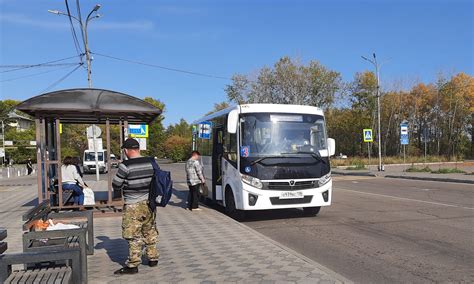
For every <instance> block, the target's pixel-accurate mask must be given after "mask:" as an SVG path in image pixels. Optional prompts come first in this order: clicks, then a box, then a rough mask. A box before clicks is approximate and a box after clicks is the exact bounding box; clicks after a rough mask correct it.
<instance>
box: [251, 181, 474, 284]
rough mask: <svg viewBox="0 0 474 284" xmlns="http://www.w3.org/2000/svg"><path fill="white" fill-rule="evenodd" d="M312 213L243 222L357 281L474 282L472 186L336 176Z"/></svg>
mask: <svg viewBox="0 0 474 284" xmlns="http://www.w3.org/2000/svg"><path fill="white" fill-rule="evenodd" d="M334 186H335V188H334V192H333V193H334V195H333V204H332V206H330V207H324V208H322V209H321V212H320V213H319V215H318V216H317V217H308V218H305V217H302V216H301V215H302V214H301V211H300V210H296V209H293V210H278V211H259V212H252V213H250V214H248V219H247V220H246V221H245V224H246V225H248V226H250V227H251V228H253V229H255V230H257V231H258V232H260V233H262V234H264V235H266V236H268V237H270V238H272V239H274V240H276V241H278V242H280V243H282V244H284V245H286V246H288V247H290V248H292V249H294V250H296V251H298V252H300V253H302V254H303V255H305V256H307V257H309V258H311V259H313V260H315V261H317V262H319V263H321V264H322V265H324V266H326V267H328V268H330V269H332V270H334V271H336V272H337V273H340V274H342V275H343V276H345V277H347V278H349V279H351V280H353V281H355V282H357V283H422V282H470V283H472V282H474V186H473V185H464V184H454V183H437V182H425V181H423V182H422V181H410V180H401V179H387V178H365V177H364V178H362V177H336V178H335V181H334Z"/></svg>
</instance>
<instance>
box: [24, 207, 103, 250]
mask: <svg viewBox="0 0 474 284" xmlns="http://www.w3.org/2000/svg"><path fill="white" fill-rule="evenodd" d="M48 219H52V220H56V221H61V220H64V222H66V223H69V224H75V225H78V226H79V227H80V228H84V229H86V230H87V238H86V248H87V254H88V255H93V254H94V218H93V214H92V211H71V212H53V211H51V206H50V204H49V202H48V201H47V200H45V201H43V202H42V203H40V204H39V205H37V206H36V207H34V208H32V209H30V210H29V211H28V212H26V213H25V214H23V221H24V222H25V223H24V225H23V230H24V231H31V229H32V226H33V224H34V222H35V221H38V220H43V221H45V220H48Z"/></svg>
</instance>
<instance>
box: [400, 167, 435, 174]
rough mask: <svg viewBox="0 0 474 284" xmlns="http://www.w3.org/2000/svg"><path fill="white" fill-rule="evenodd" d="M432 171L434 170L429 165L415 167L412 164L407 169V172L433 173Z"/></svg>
mask: <svg viewBox="0 0 474 284" xmlns="http://www.w3.org/2000/svg"><path fill="white" fill-rule="evenodd" d="M431 171H432V170H431V169H430V168H429V167H424V168H415V167H414V166H411V167H409V168H408V169H406V170H405V172H409V173H431Z"/></svg>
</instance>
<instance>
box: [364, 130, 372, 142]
mask: <svg viewBox="0 0 474 284" xmlns="http://www.w3.org/2000/svg"><path fill="white" fill-rule="evenodd" d="M364 142H374V136H373V135H372V129H364Z"/></svg>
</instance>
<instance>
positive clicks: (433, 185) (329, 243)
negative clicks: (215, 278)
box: [0, 164, 474, 283]
mask: <svg viewBox="0 0 474 284" xmlns="http://www.w3.org/2000/svg"><path fill="white" fill-rule="evenodd" d="M162 167H163V168H164V169H167V170H171V171H172V175H173V180H174V181H175V183H176V184H179V186H180V187H183V186H182V183H184V182H185V180H184V165H182V164H173V165H162ZM94 178H95V176H94V175H87V176H86V177H85V180H93V179H94ZM101 178H103V179H105V176H101ZM27 183H31V184H33V183H36V179H35V178H34V177H24V178H18V179H8V180H5V179H3V180H1V181H0V189H1V186H2V185H3V186H7V187H8V186H13V185H23V184H27ZM334 186H335V188H334V192H333V204H332V206H330V207H324V208H322V209H321V212H320V213H319V215H318V216H317V217H303V215H302V211H301V210H299V209H289V210H273V211H257V212H249V213H248V214H247V215H248V216H247V219H246V220H245V221H244V222H243V223H245V224H246V225H248V226H250V227H251V228H253V229H255V230H256V231H258V232H260V233H262V234H264V235H266V236H268V237H270V238H272V239H273V240H275V241H277V242H280V243H282V244H284V245H285V246H288V247H290V248H292V249H294V250H295V251H297V252H299V253H301V254H303V255H305V256H307V257H309V258H311V259H313V260H315V261H317V262H318V263H320V264H322V265H324V266H326V267H328V268H330V269H332V270H334V271H335V272H337V273H339V274H342V275H343V276H345V277H347V278H348V279H351V280H353V281H355V282H357V283H426V282H455V283H456V282H466V283H473V282H474V186H473V185H469V184H454V183H441V182H427V181H412V180H402V179H388V178H372V177H351V176H346V177H335V178H334ZM4 189H5V188H4ZM217 209H219V208H217ZM242 237H245V236H242Z"/></svg>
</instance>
